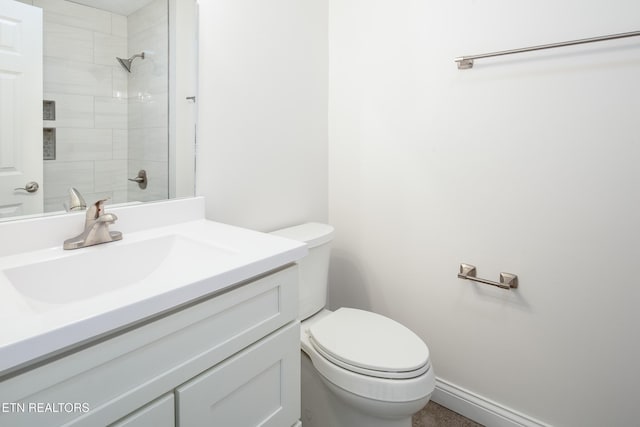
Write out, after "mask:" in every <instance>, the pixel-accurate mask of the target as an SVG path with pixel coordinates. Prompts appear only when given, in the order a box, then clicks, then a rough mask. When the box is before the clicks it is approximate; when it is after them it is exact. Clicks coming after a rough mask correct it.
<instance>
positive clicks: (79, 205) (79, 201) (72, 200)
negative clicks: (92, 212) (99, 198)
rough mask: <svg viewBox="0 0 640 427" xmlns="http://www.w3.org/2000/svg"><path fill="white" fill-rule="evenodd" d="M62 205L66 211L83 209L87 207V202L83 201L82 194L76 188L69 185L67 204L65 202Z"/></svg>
mask: <svg viewBox="0 0 640 427" xmlns="http://www.w3.org/2000/svg"><path fill="white" fill-rule="evenodd" d="M63 206H64V210H66V211H67V212H71V211H83V210H85V209H87V202H85V201H84V198H83V197H82V194H80V192H79V191H78V189H77V188H75V187H71V188H69V204H67V203H66V202H65V203H63Z"/></svg>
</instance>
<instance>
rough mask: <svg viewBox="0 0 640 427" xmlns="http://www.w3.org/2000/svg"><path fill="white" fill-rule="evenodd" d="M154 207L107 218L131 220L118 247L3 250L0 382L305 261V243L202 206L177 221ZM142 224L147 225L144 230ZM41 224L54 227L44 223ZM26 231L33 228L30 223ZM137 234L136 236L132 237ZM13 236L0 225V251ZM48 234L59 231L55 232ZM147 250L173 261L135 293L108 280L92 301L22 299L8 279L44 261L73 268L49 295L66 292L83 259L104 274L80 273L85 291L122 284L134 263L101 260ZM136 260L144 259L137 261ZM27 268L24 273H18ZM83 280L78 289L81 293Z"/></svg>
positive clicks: (172, 209) (174, 206)
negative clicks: (161, 250) (223, 218)
mask: <svg viewBox="0 0 640 427" xmlns="http://www.w3.org/2000/svg"><path fill="white" fill-rule="evenodd" d="M154 205H156V206H155V207H153V206H152V207H150V205H141V206H139V207H136V206H130V207H126V208H123V209H122V210H117V209H113V210H112V212H116V213H117V214H118V216H119V217H120V219H124V218H125V216H126V215H129V222H128V223H126V224H125V225H124V227H118V225H119V221H120V219H119V221H118V222H116V223H115V224H114V225H113V226H111V228H112V229H113V230H120V231H123V234H124V237H123V240H121V241H117V242H111V243H107V244H103V245H96V246H93V247H88V248H83V249H77V250H72V251H65V250H63V249H62V240H60V242H59V243H58V244H57V245H56V246H55V247H46V245H45V247H42V244H41V242H38V241H36V240H37V239H35V238H33V237H32V238H31V239H32V240H33V241H32V242H31V243H30V244H29V245H27V246H26V248H27V249H29V250H26V251H13V252H10V251H7V250H6V248H5V250H4V256H0V324H1V325H2V327H1V328H0V376H2V375H5V374H7V373H10V372H13V371H15V370H17V369H21V368H24V367H25V366H28V365H29V364H32V363H35V362H39V361H41V360H43V359H46V358H47V357H48V356H50V355H53V354H56V353H58V352H60V351H66V350H68V349H72V348H73V347H74V346H77V345H79V344H85V343H87V342H90V341H91V340H93V339H96V338H97V337H100V336H104V335H105V334H108V333H110V332H114V331H117V330H119V329H122V328H124V327H126V326H128V325H132V324H135V323H137V322H140V321H142V320H145V319H148V318H151V317H154V316H156V315H158V314H159V313H162V312H165V311H168V310H172V309H174V308H176V307H178V306H180V305H182V304H185V303H187V302H190V301H193V300H197V299H199V298H202V297H204V296H207V295H210V294H215V293H217V292H220V291H223V290H224V289H225V288H228V287H230V286H232V285H234V284H237V283H239V282H242V281H245V280H247V279H250V278H252V277H255V276H258V275H260V274H263V273H265V272H268V271H271V270H274V269H277V268H279V267H281V266H284V265H287V264H289V263H292V262H294V261H296V260H298V259H300V258H302V257H303V256H305V255H306V253H307V249H306V245H305V244H304V243H300V242H295V241H292V240H288V239H284V238H280V237H276V236H273V235H269V234H264V233H259V232H256V231H251V230H246V229H242V228H238V227H233V226H229V225H225V224H221V223H217V222H213V221H208V220H206V219H204V203H202V201H201V199H200V200H199V199H198V198H195V199H186V200H185V201H184V202H183V204H182V208H184V209H186V210H190V209H193V208H195V209H200V210H201V211H202V212H201V213H199V214H194V213H193V212H191V211H189V212H186V211H184V212H183V211H182V210H181V209H182V208H181V205H180V201H179V200H178V201H175V200H174V201H169V202H164V204H163V203H159V204H154ZM136 209H137V210H136ZM141 210H142V213H143V214H141ZM163 211H164V213H163ZM150 212H151V213H150ZM167 212H168V213H169V214H168V215H166V214H167ZM176 212H177V213H176ZM182 213H185V214H184V215H182ZM147 215H152V216H153V217H154V218H153V219H149V220H147V221H146V224H145V218H146V217H147ZM134 217H137V218H139V220H137V221H142V222H141V223H140V224H139V226H136V224H135V223H134V221H132V220H131V218H134ZM198 217H200V218H198ZM171 218H173V219H171ZM38 220H39V221H50V220H51V219H50V218H46V217H45V218H41V219H38ZM38 220H35V221H36V222H37V221H38ZM78 220H80V221H82V222H83V221H84V218H83V217H77V216H76V222H77V221H78ZM28 221H30V222H31V224H30V225H31V228H33V221H34V220H28ZM57 221H58V222H59V221H69V219H68V218H65V219H62V220H61V219H58V220H57ZM19 222H20V221H17V222H15V223H14V226H15V227H18V229H20V227H23V226H24V224H19ZM122 222H123V223H124V222H125V221H122ZM49 225H51V226H54V225H55V224H54V225H52V224H49ZM58 225H59V224H58ZM150 225H151V228H150ZM3 227H4V228H3ZM35 228H39V229H41V230H42V229H46V226H45V227H43V224H40V223H37V224H36V227H35ZM122 228H124V229H126V230H123V229H122ZM136 229H139V231H134V230H136ZM18 231H19V230H18ZM75 231H77V230H69V232H67V233H66V235H67V237H72V235H73V234H74V232H75ZM15 232H16V230H15V229H13V228H12V227H11V224H1V227H0V246H2V245H4V244H5V243H8V241H7V240H6V239H3V237H7V236H10V235H11V234H12V233H15ZM55 233H60V231H59V230H56V231H55ZM45 234H46V233H45ZM7 238H8V237H7ZM50 239H51V236H43V239H40V240H42V241H44V242H48V241H50ZM154 245H155V246H162V245H164V246H168V247H169V246H170V247H171V248H172V249H171V251H170V253H167V254H163V256H165V258H163V261H162V262H161V263H160V264H159V265H157V266H154V267H153V268H152V269H151V270H150V271H151V272H150V274H142V275H141V278H140V279H136V280H135V283H134V284H132V285H131V284H129V285H127V286H122V285H121V284H120V283H119V282H124V280H113V287H112V288H111V287H110V286H109V285H110V283H107V284H106V290H104V291H101V292H100V293H97V294H91V293H90V294H88V295H81V294H83V292H82V289H81V288H79V292H72V293H70V294H69V295H65V294H64V292H67V293H68V292H69V291H68V290H66V291H65V290H62V291H61V293H60V294H59V295H58V294H57V290H56V289H49V288H46V289H44V290H45V292H42V293H43V294H46V297H45V295H38V294H29V292H27V291H26V290H25V289H16V285H15V283H14V282H12V281H11V280H10V278H9V276H10V272H12V271H16V270H20V269H22V270H21V271H28V270H29V269H31V268H32V267H31V265H32V264H35V265H36V267H33V268H36V269H37V268H40V267H38V266H43V265H45V264H40V263H48V262H50V261H51V262H52V263H53V264H51V263H50V264H49V265H55V266H58V265H61V266H70V267H68V268H67V267H65V268H61V270H64V271H59V276H56V277H53V278H52V286H54V287H55V286H60V288H63V287H64V286H62V285H65V284H66V283H67V282H66V279H65V278H71V277H72V276H71V275H73V274H74V273H75V271H74V270H75V268H74V266H78V265H81V264H74V263H78V262H79V263H82V260H83V256H86V257H85V258H86V259H89V258H88V257H91V259H93V260H95V259H102V258H104V259H105V260H106V261H105V263H104V265H99V266H98V267H96V268H93V267H91V270H89V272H88V273H87V271H86V270H87V269H86V268H84V271H83V268H79V267H78V268H77V270H78V271H79V272H80V273H81V274H82V275H83V276H84V275H86V276H88V277H82V280H86V281H87V285H88V286H89V285H90V283H89V282H90V281H91V280H99V279H100V277H101V275H108V277H112V276H113V277H124V278H128V276H127V275H128V274H129V272H128V271H126V270H128V269H130V270H131V274H134V273H136V271H135V270H136V269H137V267H136V264H135V262H129V261H127V262H126V263H120V265H109V262H108V260H111V259H113V258H112V256H113V255H114V254H115V255H117V256H120V257H121V256H122V254H127V258H126V259H127V260H129V259H130V258H135V257H136V256H137V255H136V252H135V251H132V248H135V249H136V250H140V248H147V249H149V250H150V251H151V249H153V247H154ZM198 245H201V246H198ZM199 249H201V250H199ZM145 251H146V250H145ZM96 256H97V257H96ZM139 256H140V257H143V256H144V254H140V255H139ZM121 259H122V258H121ZM25 266H28V267H27V268H26V269H24V268H23V267H25ZM83 267H86V266H83ZM110 269H112V270H110ZM93 270H98V271H95V272H94V271H93ZM116 273H117V274H116ZM93 274H95V278H94V276H93ZM118 274H120V276H118ZM122 275H124V276H122ZM82 280H81V281H79V284H80V286H82V283H83V282H82ZM76 281H78V280H77V278H76ZM117 282H118V283H117ZM57 283H58V284H57ZM59 284H62V285H59ZM31 285H32V284H28V286H27V287H30V286H31ZM33 285H34V286H36V288H35V289H43V288H42V283H33ZM47 285H48V284H47ZM103 286H105V285H104V284H103ZM38 287H40V288H38ZM40 297H42V298H40Z"/></svg>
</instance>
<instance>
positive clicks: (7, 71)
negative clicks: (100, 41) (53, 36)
mask: <svg viewBox="0 0 640 427" xmlns="http://www.w3.org/2000/svg"><path fill="white" fill-rule="evenodd" d="M30 182H35V183H37V184H38V185H39V186H40V188H38V189H37V190H35V191H33V190H34V188H35V186H33V185H31V186H30V190H32V191H26V190H16V188H25V187H28V185H27V184H28V183H30ZM41 184H42V9H39V8H37V7H33V6H29V5H26V4H23V3H19V2H17V1H13V0H0V218H3V217H11V216H16V215H24V214H34V213H40V212H42V207H43V197H42V194H43V192H42V186H41Z"/></svg>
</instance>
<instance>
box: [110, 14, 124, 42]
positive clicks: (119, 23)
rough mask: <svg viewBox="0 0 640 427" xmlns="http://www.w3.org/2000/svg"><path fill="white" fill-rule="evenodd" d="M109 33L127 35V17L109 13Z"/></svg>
mask: <svg viewBox="0 0 640 427" xmlns="http://www.w3.org/2000/svg"><path fill="white" fill-rule="evenodd" d="M111 34H113V35H114V36H120V37H125V38H126V37H127V17H126V16H122V15H117V14H115V13H112V14H111Z"/></svg>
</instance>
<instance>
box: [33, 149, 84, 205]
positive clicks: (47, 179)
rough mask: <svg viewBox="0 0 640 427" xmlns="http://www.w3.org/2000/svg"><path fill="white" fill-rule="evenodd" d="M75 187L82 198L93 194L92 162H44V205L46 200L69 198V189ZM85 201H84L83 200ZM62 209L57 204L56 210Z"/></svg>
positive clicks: (64, 199)
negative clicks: (86, 194)
mask: <svg viewBox="0 0 640 427" xmlns="http://www.w3.org/2000/svg"><path fill="white" fill-rule="evenodd" d="M71 187H75V188H77V189H78V191H80V193H81V194H82V196H83V197H84V196H85V193H90V192H93V162H92V161H84V162H65V161H60V160H53V161H46V162H44V185H43V186H42V188H43V191H44V199H45V203H46V201H47V200H48V199H54V198H62V201H66V200H67V199H68V197H69V188H71ZM85 200H86V199H85ZM87 202H89V201H88V200H87ZM60 209H62V203H61V202H60V203H59V206H58V207H57V209H53V210H60Z"/></svg>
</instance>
